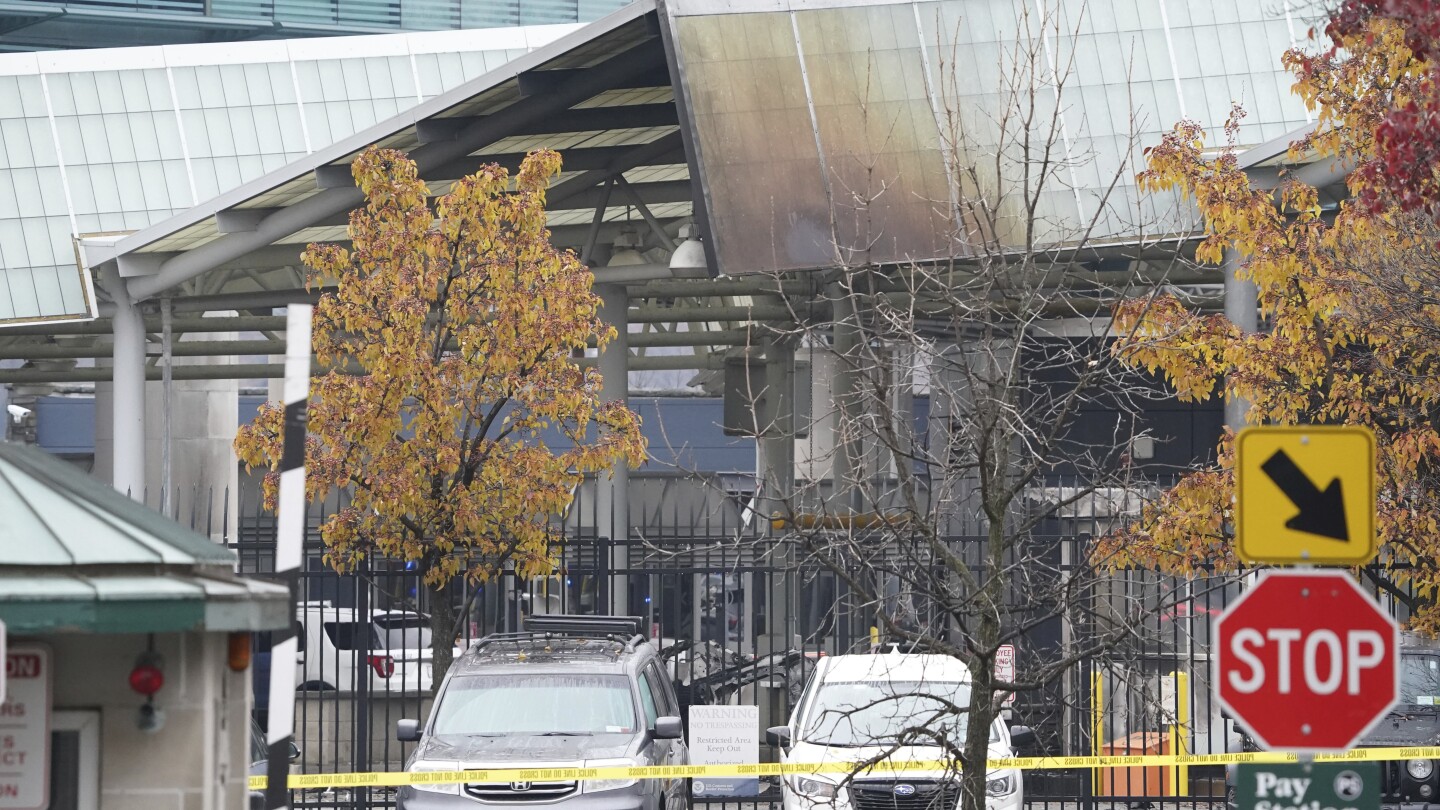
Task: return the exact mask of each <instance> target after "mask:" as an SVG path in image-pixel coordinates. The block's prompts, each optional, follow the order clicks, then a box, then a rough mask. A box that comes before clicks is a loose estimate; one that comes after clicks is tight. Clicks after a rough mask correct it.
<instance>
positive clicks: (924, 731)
mask: <svg viewBox="0 0 1440 810" xmlns="http://www.w3.org/2000/svg"><path fill="white" fill-rule="evenodd" d="M969 702H970V671H969V669H967V668H966V667H965V665H964V664H962V663H961V662H959V661H957V660H955V659H953V658H950V657H948V656H941V655H900V654H890V655H836V656H831V657H828V658H821V659H819V660H818V662H817V668H816V671H815V675H814V677H813V678H811V680H810V683H809V684H808V685H807V686H806V688H805V692H804V694H803V695H802V696H801V698H800V702H799V704H798V705H797V706H796V708H795V712H794V714H793V716H792V717H791V718H790V723H789V725H786V726H778V727H776V728H772V729H770V730H769V734H768V736H769V739H770V741H771V743H772V744H775V745H777V746H779V748H780V750H781V762H795V763H824V764H834V765H848V764H850V763H862V762H871V761H877V760H890V761H897V762H899V761H910V762H915V761H920V762H934V761H938V760H943V759H945V758H946V756H945V749H944V747H942V745H941V744H940V741H939V739H938V738H937V737H935V736H933V735H936V734H945V735H947V737H949V739H950V740H951V741H953V744H954V745H956V746H959V745H963V743H964V739H965V733H966V722H965V719H966V717H965V714H963V713H957V712H956V711H955V710H954V709H953V708H951V707H965V706H967V705H968V704H969ZM1033 739H1034V733H1033V732H1031V731H1030V729H1028V728H1025V727H1024V726H1015V727H1014V728H1009V727H1007V726H1006V724H1005V722H1004V721H1003V720H1001V719H999V718H997V719H996V720H995V722H994V723H993V724H992V725H991V727H990V756H991V757H992V758H993V757H1009V756H1013V755H1014V753H1015V750H1014V746H1017V745H1025V744H1028V743H1029V742H1030V741H1031V740H1033ZM781 784H782V788H781V794H782V796H783V799H784V810H956V808H958V807H959V806H960V784H959V776H958V774H956V773H954V772H951V773H944V772H930V773H903V774H896V775H889V774H885V775H880V774H876V775H873V776H872V775H866V774H858V775H856V776H854V777H851V776H850V775H849V774H847V773H817V774H813V775H810V776H788V777H785V778H784V779H783V780H781ZM1024 804H1025V795H1024V788H1023V786H1022V784H1021V779H1020V772H1019V771H1017V770H993V771H990V772H989V773H988V774H987V775H986V783H985V806H986V808H987V810H1021V808H1022V807H1023V806H1024Z"/></svg>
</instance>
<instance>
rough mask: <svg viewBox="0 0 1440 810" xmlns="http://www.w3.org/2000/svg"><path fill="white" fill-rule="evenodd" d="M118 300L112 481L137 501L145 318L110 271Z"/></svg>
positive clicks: (140, 496) (141, 489) (141, 484)
mask: <svg viewBox="0 0 1440 810" xmlns="http://www.w3.org/2000/svg"><path fill="white" fill-rule="evenodd" d="M106 279H107V281H108V282H109V283H108V284H106V289H107V290H109V292H110V294H111V296H112V297H113V298H114V300H115V315H114V317H113V318H111V321H110V323H111V326H112V331H113V335H114V341H115V343H114V346H113V349H114V351H113V353H112V355H111V357H112V358H113V360H114V368H113V369H112V370H111V371H112V374H113V375H114V376H113V377H112V379H113V382H114V391H113V392H112V395H111V396H112V398H113V410H112V411H111V415H110V418H111V422H112V426H113V427H112V429H113V431H114V436H113V440H114V451H113V452H114V456H113V458H112V462H111V463H112V468H111V469H112V473H111V482H112V483H113V484H114V486H115V489H117V490H119V491H120V492H122V493H125V494H126V495H129V496H130V497H131V498H134V499H135V500H137V501H143V500H144V499H145V321H144V319H143V318H142V317H141V315H140V309H139V307H137V306H136V305H135V302H134V301H133V300H132V299H131V298H130V294H129V292H128V291H127V290H126V288H125V282H124V281H123V280H121V278H120V276H119V273H117V272H115V271H110V272H109V273H107V274H106Z"/></svg>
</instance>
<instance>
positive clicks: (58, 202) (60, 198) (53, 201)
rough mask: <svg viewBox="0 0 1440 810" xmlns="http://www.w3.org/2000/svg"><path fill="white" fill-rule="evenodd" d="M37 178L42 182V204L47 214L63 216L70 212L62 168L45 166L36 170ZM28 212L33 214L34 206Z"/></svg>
mask: <svg viewBox="0 0 1440 810" xmlns="http://www.w3.org/2000/svg"><path fill="white" fill-rule="evenodd" d="M35 178H36V180H37V181H39V183H40V204H41V209H42V210H43V211H44V213H45V215H46V216H51V217H63V216H68V215H69V213H70V210H69V208H67V207H66V205H65V185H64V184H63V183H61V182H60V169H59V167H57V166H44V167H41V168H38V169H36V170H35ZM27 213H29V214H31V215H33V214H34V211H33V207H32V210H31V211H28V212H27Z"/></svg>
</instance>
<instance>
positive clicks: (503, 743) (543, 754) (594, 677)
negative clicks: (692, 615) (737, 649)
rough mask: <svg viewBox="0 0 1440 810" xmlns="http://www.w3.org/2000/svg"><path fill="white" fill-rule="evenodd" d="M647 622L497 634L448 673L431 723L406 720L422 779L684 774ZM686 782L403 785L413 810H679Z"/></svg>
mask: <svg viewBox="0 0 1440 810" xmlns="http://www.w3.org/2000/svg"><path fill="white" fill-rule="evenodd" d="M640 628H641V620H640V619H638V618H633V617H616V616H533V617H531V618H530V619H528V620H527V621H526V624H525V630H524V631H523V632H520V633H501V634H495V635H490V636H486V637H485V638H482V639H480V640H478V641H476V642H475V643H474V644H472V645H471V646H470V648H469V649H468V650H466V651H465V653H464V654H463V655H461V656H460V657H459V658H458V659H456V661H455V663H454V664H452V665H451V667H450V671H449V672H447V673H446V674H445V680H444V682H443V683H441V684H440V689H439V691H438V692H437V693H436V696H435V704H434V707H433V708H432V709H431V710H430V717H429V719H428V720H426V721H425V723H424V725H423V726H422V725H421V723H420V721H418V720H401V721H400V722H399V723H398V724H397V727H396V737H397V738H398V739H399V740H400V741H401V742H418V743H419V745H418V746H417V747H416V749H415V752H414V753H413V754H412V755H411V756H410V759H409V760H408V761H407V762H406V770H407V771H409V772H412V773H416V772H425V771H463V770H489V769H510V768H606V767H634V766H645V765H684V764H686V763H687V759H688V758H687V752H686V748H685V742H684V739H683V736H684V735H683V732H682V727H681V723H680V716H679V711H680V709H679V704H678V702H677V701H676V699H675V692H674V690H673V688H672V687H671V685H670V682H669V680H668V679H667V678H665V676H664V674H663V670H662V669H661V666H660V659H659V656H658V654H657V651H656V649H655V647H654V645H652V644H651V643H650V642H649V641H648V640H646V638H645V637H644V636H643V635H641V633H640ZM685 798H686V797H685V786H684V780H683V779H671V780H658V779H655V780H652V779H645V780H635V779H591V780H584V781H578V782H577V781H550V782H498V783H497V782H466V783H459V784H426V785H410V786H407V787H402V788H400V789H399V791H398V792H397V796H396V799H397V806H398V807H400V808H403V809H404V810H440V808H455V807H469V808H473V807H475V805H476V803H482V804H485V805H491V806H494V805H499V806H502V807H516V808H518V807H530V806H533V805H536V804H545V805H553V804H559V805H562V806H563V807H564V808H565V810H570V809H571V808H573V810H667V808H668V810H679V808H682V807H684V806H685Z"/></svg>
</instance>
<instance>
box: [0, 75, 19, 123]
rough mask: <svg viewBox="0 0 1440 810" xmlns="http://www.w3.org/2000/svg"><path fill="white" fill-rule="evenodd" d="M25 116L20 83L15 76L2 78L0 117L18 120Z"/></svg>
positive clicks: (0, 84)
mask: <svg viewBox="0 0 1440 810" xmlns="http://www.w3.org/2000/svg"><path fill="white" fill-rule="evenodd" d="M24 114H25V109H24V105H22V104H21V103H20V83H19V81H18V80H17V78H16V77H15V76H0V116H4V117H5V118H16V117H19V116H22V115H24Z"/></svg>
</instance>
